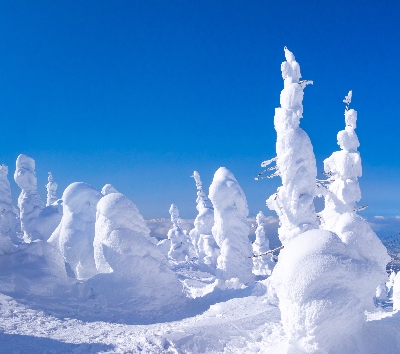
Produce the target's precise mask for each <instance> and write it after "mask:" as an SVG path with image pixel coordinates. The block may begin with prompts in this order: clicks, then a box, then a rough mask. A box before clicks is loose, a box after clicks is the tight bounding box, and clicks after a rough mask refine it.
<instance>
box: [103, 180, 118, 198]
mask: <svg viewBox="0 0 400 354" xmlns="http://www.w3.org/2000/svg"><path fill="white" fill-rule="evenodd" d="M110 193H118V191H117V190H116V189H115V188H114V186H113V185H112V184H109V183H107V184H106V185H104V187H103V188H102V189H101V194H103V195H107V194H110Z"/></svg>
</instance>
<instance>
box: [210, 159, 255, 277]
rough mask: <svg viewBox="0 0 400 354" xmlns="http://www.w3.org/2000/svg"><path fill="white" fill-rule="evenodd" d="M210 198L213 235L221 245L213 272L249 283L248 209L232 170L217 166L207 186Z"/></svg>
mask: <svg viewBox="0 0 400 354" xmlns="http://www.w3.org/2000/svg"><path fill="white" fill-rule="evenodd" d="M209 197H210V200H211V202H212V204H213V206H214V220H215V223H214V226H213V228H212V234H213V236H214V238H215V241H216V242H217V245H218V246H219V248H220V250H221V251H220V252H221V253H220V255H219V257H218V259H217V269H216V275H217V276H218V277H219V278H220V279H223V280H229V279H232V278H237V279H238V280H239V282H241V283H243V284H246V285H250V284H252V283H253V282H254V275H253V273H252V269H253V261H252V259H251V258H250V257H251V255H252V247H251V243H250V240H249V230H250V227H249V225H248V223H247V220H246V218H247V215H248V214H249V209H248V207H247V200H246V196H245V194H244V192H243V190H242V188H241V187H240V185H239V183H238V182H237V180H236V178H235V176H234V175H233V173H232V172H231V171H229V170H228V169H227V168H225V167H220V168H219V169H218V170H217V172H215V174H214V179H213V181H212V183H211V186H210V196H209Z"/></svg>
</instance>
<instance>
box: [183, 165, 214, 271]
mask: <svg viewBox="0 0 400 354" xmlns="http://www.w3.org/2000/svg"><path fill="white" fill-rule="evenodd" d="M193 178H194V179H195V181H196V187H197V199H196V202H197V206H196V209H197V210H198V212H199V213H198V214H197V216H196V219H195V220H194V228H193V229H192V230H191V231H190V233H189V235H190V238H191V240H192V244H193V245H194V246H195V251H196V253H197V257H198V259H199V262H201V263H205V264H208V265H209V266H211V267H215V265H216V261H217V258H218V256H219V247H218V246H217V244H216V242H215V240H214V237H213V235H212V227H213V225H214V208H213V206H212V204H211V201H210V199H209V198H208V197H207V195H206V194H205V193H204V191H203V184H202V182H201V179H200V174H199V173H198V172H197V171H194V172H193Z"/></svg>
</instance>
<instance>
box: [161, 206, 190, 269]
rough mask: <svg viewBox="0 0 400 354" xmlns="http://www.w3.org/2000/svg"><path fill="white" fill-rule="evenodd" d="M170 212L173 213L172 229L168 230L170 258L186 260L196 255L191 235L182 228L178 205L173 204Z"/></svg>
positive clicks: (180, 260) (179, 260) (178, 260)
mask: <svg viewBox="0 0 400 354" xmlns="http://www.w3.org/2000/svg"><path fill="white" fill-rule="evenodd" d="M169 213H170V214H171V221H172V229H171V230H169V231H168V239H169V240H170V248H169V251H168V258H170V259H173V260H174V261H177V262H185V261H187V260H189V259H190V258H192V257H194V256H195V251H194V247H193V245H192V243H191V242H190V238H189V235H188V234H187V233H185V232H184V231H183V230H182V228H181V225H180V223H181V222H180V219H179V210H178V208H177V207H176V205H174V204H172V205H171V207H170V209H169Z"/></svg>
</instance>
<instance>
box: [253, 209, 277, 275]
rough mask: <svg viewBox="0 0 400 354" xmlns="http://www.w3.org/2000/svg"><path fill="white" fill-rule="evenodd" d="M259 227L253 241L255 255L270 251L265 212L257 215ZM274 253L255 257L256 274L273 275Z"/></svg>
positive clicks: (254, 267) (254, 271)
mask: <svg viewBox="0 0 400 354" xmlns="http://www.w3.org/2000/svg"><path fill="white" fill-rule="evenodd" d="M256 221H257V229H256V239H255V241H254V242H253V253H254V255H255V256H257V255H260V254H263V253H265V252H268V251H270V248H269V240H268V238H267V237H265V229H264V214H263V212H262V211H260V212H259V213H258V214H257V216H256ZM272 257H273V255H272V254H266V255H263V256H259V257H254V258H253V273H254V274H256V275H271V272H272V269H273V268H274V266H275V262H274V260H273V258H272Z"/></svg>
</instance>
